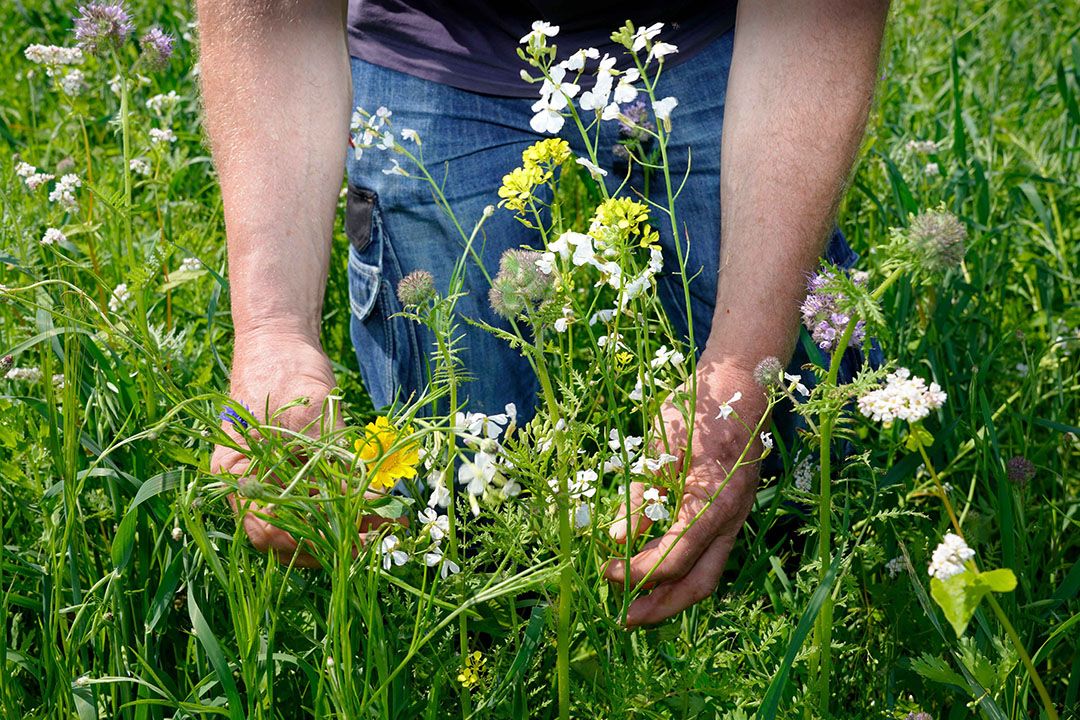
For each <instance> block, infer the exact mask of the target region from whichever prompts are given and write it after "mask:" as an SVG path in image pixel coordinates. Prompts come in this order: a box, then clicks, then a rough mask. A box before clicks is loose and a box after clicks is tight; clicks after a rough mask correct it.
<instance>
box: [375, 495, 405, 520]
mask: <svg viewBox="0 0 1080 720" xmlns="http://www.w3.org/2000/svg"><path fill="white" fill-rule="evenodd" d="M408 507H409V505H408V503H406V502H405V500H404V499H403V498H400V497H398V496H396V495H388V496H386V497H384V498H379V499H378V500H376V501H374V502H373V503H372V504H371V509H372V511H373V512H374V513H375V514H376V515H378V516H379V517H384V518H390V519H391V520H396V519H398V518H399V517H401V516H403V515H404V514H405V511H406V510H407V509H408Z"/></svg>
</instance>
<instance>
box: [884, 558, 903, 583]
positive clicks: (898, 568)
mask: <svg viewBox="0 0 1080 720" xmlns="http://www.w3.org/2000/svg"><path fill="white" fill-rule="evenodd" d="M885 572H887V573H889V577H890V578H895V577H896V576H897V575H899V574H900V573H902V572H904V558H903V556H898V557H894V558H893V559H892V560H890V561H889V562H887V563H885Z"/></svg>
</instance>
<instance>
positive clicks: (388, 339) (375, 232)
mask: <svg viewBox="0 0 1080 720" xmlns="http://www.w3.org/2000/svg"><path fill="white" fill-rule="evenodd" d="M733 37H734V33H733V32H729V33H727V34H726V35H724V36H722V37H721V38H719V39H718V40H716V41H715V42H713V43H712V44H711V45H710V46H708V47H707V48H706V49H704V50H703V51H702V52H701V53H700V54H699V55H696V56H695V57H694V58H693V59H692V60H689V61H687V62H684V63H681V64H679V65H676V66H674V67H672V68H670V69H665V70H664V71H663V73H662V75H661V79H660V83H659V87H658V89H657V94H658V96H660V97H664V96H668V95H673V96H675V97H676V98H678V101H679V104H678V107H677V108H676V109H675V111H674V112H673V114H672V123H673V129H674V133H673V135H672V139H671V143H670V146H669V162H670V164H671V168H672V176H673V177H676V178H680V179H681V178H682V177H683V175H684V174H685V172H686V166H687V163H688V161H689V159H690V156H691V154H692V163H691V167H690V172H689V175H688V176H687V180H686V184H685V187H684V188H683V190H682V193H681V195H680V196H679V198H678V202H677V208H678V213H679V220H680V222H681V223H682V224H683V225H685V227H687V228H689V232H688V233H687V235H688V237H687V238H685V239H683V240H682V242H683V243H684V246H683V254H684V255H685V257H686V259H687V275H688V276H690V277H692V278H693V279H692V280H691V281H690V295H691V311H692V318H693V323H694V339H695V342H696V344H697V348H696V349H697V352H698V353H699V354H700V352H701V350H702V349H703V348H704V346H705V341H706V340H707V338H708V336H709V328H710V324H711V321H712V315H713V308H714V305H715V299H716V279H717V272H718V263H719V230H720V139H721V133H722V129H723V118H724V95H725V90H726V87H727V76H728V70H729V68H730V65H731V53H732V43H733ZM507 62H520V61H518V60H517V59H516V58H507ZM523 65H524V64H523ZM352 77H353V92H354V104H355V105H358V106H360V107H363V108H364V109H365V110H367V111H369V112H373V111H374V110H375V109H376V108H377V107H379V106H380V105H383V106H386V107H388V108H389V109H390V110H391V111H392V112H393V116H392V118H391V120H392V121H393V123H394V128H395V129H396V130H397V131H399V132H400V130H401V128H406V127H407V128H412V129H413V130H416V131H417V132H418V133H419V135H420V138H421V140H422V142H423V157H424V161H425V164H426V165H427V167H428V168H429V170H430V171H431V173H432V175H433V176H435V178H436V179H437V180H438V181H439V182H444V186H443V189H444V193H445V195H446V197H447V199H448V201H449V202H450V205H451V207H453V209H454V211H455V213H457V215H458V217H459V218H460V220H461V223H462V225H463V226H464V227H465V228H466V231H468V229H470V228H471V227H472V226H473V223H475V222H476V220H477V219H478V218H480V216H481V213H482V212H483V209H484V207H485V206H487V205H490V204H494V203H495V202H497V200H498V196H497V190H498V188H499V185H500V184H501V178H502V176H503V175H504V174H506V173H508V172H509V171H510V170H512V169H513V168H515V167H517V166H518V165H520V164H521V152H522V150H524V149H525V148H526V147H528V146H529V145H530V144H532V143H534V142H536V141H537V140H540V139H541V138H542V136H540V135H537V134H536V133H534V132H533V131H532V130H531V129H530V128H529V120H530V118H531V117H532V114H533V113H532V111H531V109H530V106H531V105H532V103H533V100H530V99H521V98H503V97H494V96H488V95H481V94H477V93H472V92H467V91H464V90H458V89H455V88H452V87H449V86H445V85H440V84H437V83H434V82H430V81H427V80H421V79H418V78H415V77H412V76H410V75H406V74H403V73H400V72H397V71H394V70H389V69H386V68H383V67H379V66H377V65H373V64H371V63H368V62H365V61H362V60H359V59H356V58H353V59H352ZM617 133H618V123H617V122H605V123H602V125H601V129H600V135H599V143H598V146H599V148H600V152H599V161H600V162H599V164H600V166H601V167H603V168H605V169H607V170H608V176H607V180H608V181H609V183H610V185H611V189H614V187H615V186H616V185H617V184H618V182H619V180H620V179H621V177H622V175H623V173H624V172H625V166H621V169H620V167H619V165H618V163H619V162H620V161H618V160H617V158H616V156H615V155H614V154H613V152H612V149H613V148H614V146H615V145H616V141H617V140H618V136H617ZM562 134H563V136H564V137H566V138H567V140H568V141H569V142H570V144H571V147H572V148H573V150H574V152H575V153H576V154H577V155H578V156H579V157H587V155H586V152H585V150H584V147H583V145H582V142H581V139H580V138H579V137H575V136H576V135H577V132H576V130H575V129H574V128H573V126H572V124H571V123H569V122H568V123H567V128H566V129H565V130H564V132H563V133H562ZM688 147H689V148H691V149H692V153H688V150H687V148H688ZM391 157H393V156H392V155H391V154H388V153H386V152H381V151H378V150H376V149H368V150H365V151H364V153H363V155H362V157H361V158H359V159H356V158H354V157H352V156H351V155H350V158H349V161H348V174H349V188H348V197H347V217H346V231H347V234H348V237H349V244H350V249H349V295H350V304H351V309H352V320H351V322H352V326H351V333H352V340H353V344H354V346H355V348H356V353H357V357H358V359H359V363H360V369H361V374H362V376H363V379H364V384H365V386H366V387H367V390H368V392H369V393H370V395H371V399H372V402H373V403H374V405H375V407H382V406H385V405H388V404H390V403H392V402H394V401H396V400H400V401H404V400H407V399H408V398H409V397H410V396H411V395H413V394H419V393H420V392H422V390H423V388H424V384H425V382H426V377H427V373H426V366H427V358H429V357H430V355H431V350H432V348H433V341H434V338H433V337H432V336H431V333H430V332H429V331H428V330H427V329H426V328H424V327H421V326H419V325H418V324H417V323H415V322H412V321H410V320H407V319H404V318H400V317H392V316H393V315H394V314H395V313H398V312H400V311H401V306H400V304H399V302H398V299H397V297H396V292H395V290H396V287H397V283H398V282H399V281H400V280H401V278H402V277H403V276H404V275H406V274H408V273H409V272H411V271H413V270H417V269H424V270H427V271H429V272H430V273H431V274H432V275H433V276H434V278H435V286H436V288H437V289H438V290H439V292H440V293H445V292H446V290H447V287H448V284H449V281H450V274H451V271H452V269H453V267H454V264H455V262H456V261H457V260H458V258H459V257H460V256H461V254H462V251H463V243H462V241H461V238H460V235H459V233H458V231H457V230H456V229H455V228H454V226H453V225H452V223H451V221H450V219H449V218H447V217H446V216H445V215H444V214H443V212H442V211H441V210H440V209H439V208H438V207H437V206H436V203H435V200H434V199H433V196H432V193H431V190H430V188H429V187H428V185H427V184H426V183H424V182H421V181H418V180H416V179H411V178H406V177H401V176H399V175H388V174H385V173H383V172H382V170H383V169H384V168H386V167H388V166H389V165H390V159H391ZM632 184H633V185H634V186H635V187H637V188H641V187H642V183H641V177H640V176H638V177H636V178H632ZM652 185H653V187H652V188H651V194H652V196H653V200H655V201H657V202H659V203H660V204H661V205H664V206H666V204H667V200H666V196H665V194H664V188H663V187H662V183H660V182H653V183H652ZM657 186H660V187H657ZM653 225H654V227H655V228H656V229H657V230H659V231H660V242H661V244H662V247H663V251H664V267H665V272H664V273H663V274H661V275H660V276H658V277H657V286H658V293H659V297H660V299H661V302H662V304H663V306H664V309H665V310H666V311H667V314H668V317H669V318H670V320H671V322H672V324H673V326H674V328H675V329H676V331H677V332H679V333H682V335H683V336H684V337H685V336H686V335H687V327H686V316H687V313H686V308H685V303H684V293H683V287H682V279H681V277H680V275H679V274H677V272H676V271H677V268H678V261H677V257H678V254H677V253H676V250H675V247H674V244H673V240H672V236H671V232H670V228H669V226H668V223H667V222H666V219H663V218H660V217H655V218H654V219H653ZM483 234H484V237H483V239H482V245H481V247H480V248H479V249H480V254H481V256H482V258H483V262H484V264H485V265H486V267H487V268H488V271H489V272H490V273H491V274H492V275H494V273H495V270H496V269H497V268H498V264H499V258H500V256H501V255H502V253H503V252H504V251H505V250H507V249H509V248H516V247H521V246H523V245H532V246H535V245H536V244H537V243H538V242H539V237H538V234H537V233H536V232H535V231H530V230H529V229H527V228H525V227H524V226H522V225H521V223H519V222H518V221H517V220H516V219H515V217H514V214H513V213H512V212H510V211H508V210H505V209H497V210H496V212H495V214H494V215H493V216H492V217H491V218H489V219H488V220H487V221H486V223H485V225H484V233H483ZM825 256H826V259H827V260H829V261H830V262H833V263H836V264H838V265H841V266H843V267H851V266H852V265H853V264H854V263H855V261H856V259H857V256H856V255H855V253H854V252H853V251H852V250H851V248H850V247H849V246H848V245H847V243H846V242H845V241H844V238H843V236H842V235H841V234H840V232H839V231H838V230H837V231H836V232H834V234H833V236H832V238H831V240H830V242H829V244H828V247H827V249H826V252H825ZM488 288H489V285H488V282H487V281H486V280H485V278H484V276H483V274H482V273H481V271H480V269H479V268H477V267H476V264H475V263H474V262H470V263H469V266H468V270H467V271H466V275H465V287H464V289H465V291H466V292H467V294H466V295H465V296H464V297H462V298H461V299H460V300H459V301H458V304H457V310H458V312H459V313H460V314H461V315H463V316H466V317H471V318H475V319H478V320H481V321H483V322H485V323H489V324H491V325H494V326H497V327H503V328H505V327H506V323H505V322H504V321H503V320H501V319H500V318H499V317H498V316H496V315H495V314H494V312H493V311H492V310H491V308H490V307H489V306H488ZM460 331H461V332H462V333H463V334H464V337H463V340H462V341H461V343H460V357H461V358H462V360H463V362H464V365H465V368H466V370H467V371H468V372H469V374H470V375H471V376H472V378H473V380H472V381H471V382H469V383H466V384H465V385H464V386H463V387H462V391H461V392H462V394H463V396H464V397H465V398H467V407H468V409H470V410H474V411H480V412H485V413H497V412H502V411H503V407H504V406H505V405H506V404H507V403H509V402H513V403H515V404H516V405H517V407H518V410H519V415H520V416H521V417H522V418H523V419H522V420H521V421H523V420H524V419H528V418H529V417H531V415H532V413H533V409H534V406H535V403H536V399H537V391H538V384H537V380H536V378H535V376H534V374H533V372H532V370H531V369H530V367H529V364H528V363H527V362H526V361H525V359H524V358H523V357H522V356H521V354H520V353H519V352H518V351H516V350H514V349H512V348H510V347H509V346H508V344H507V343H506V342H505V341H504V340H501V339H499V338H497V337H495V336H493V335H491V334H489V333H488V332H486V331H484V330H481V329H478V328H476V327H473V326H471V325H468V324H466V323H464V322H462V323H460ZM856 360H857V357H856V355H855V354H853V356H852V361H851V362H855V361H856ZM806 362H807V357H806V354H805V353H804V352H803V351H802V349H801V347H800V349H799V351H797V353H796V356H795V358H793V360H792V367H796V368H797V367H798V366H801V365H802V364H804V363H806ZM845 364H848V365H850V364H851V363H845ZM851 369H852V368H850V367H849V368H848V369H847V370H846V371H845V373H844V374H845V375H850V374H851ZM807 379H808V380H809V379H810V378H809V377H808V378H807ZM775 420H776V422H777V425H778V429H781V432H783V428H784V427H785V426H788V425H791V422H792V418H784V417H780V416H777V417H776V418H775ZM789 432H793V430H788V432H783V434H788V433H789ZM785 439H790V437H789V438H785Z"/></svg>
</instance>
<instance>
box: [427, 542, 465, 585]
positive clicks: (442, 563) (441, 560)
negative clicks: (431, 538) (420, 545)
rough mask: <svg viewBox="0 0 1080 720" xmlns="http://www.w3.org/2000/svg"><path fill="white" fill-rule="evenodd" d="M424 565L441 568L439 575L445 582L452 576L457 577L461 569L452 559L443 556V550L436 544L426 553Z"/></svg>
mask: <svg viewBox="0 0 1080 720" xmlns="http://www.w3.org/2000/svg"><path fill="white" fill-rule="evenodd" d="M424 564H425V565H427V566H428V567H435V566H439V574H440V575H441V576H442V578H443V580H445V579H446V578H447V577H448V576H450V575H457V574H458V573H459V572H461V567H460V566H458V564H457V563H456V562H454V561H453V560H451V559H450V558H448V557H446V556H445V555H443V551H442V548H441V547H440V546H439V544H438V543H435V544H434V545H432V546H431V547H430V548H428V551H427V552H426V553H424Z"/></svg>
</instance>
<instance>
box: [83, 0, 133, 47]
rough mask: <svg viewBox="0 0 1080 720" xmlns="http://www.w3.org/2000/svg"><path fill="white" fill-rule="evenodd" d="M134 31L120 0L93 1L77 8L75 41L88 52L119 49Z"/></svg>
mask: <svg viewBox="0 0 1080 720" xmlns="http://www.w3.org/2000/svg"><path fill="white" fill-rule="evenodd" d="M134 29H135V25H134V23H132V22H131V16H130V15H128V11H127V10H126V9H125V8H124V3H123V2H122V1H121V0H116V1H115V2H102V1H101V0H94V2H91V3H89V4H87V5H82V6H80V7H79V16H78V17H77V18H75V39H76V40H78V41H79V45H80V46H81V47H82V48H83V49H85V50H86V51H88V52H92V53H96V52H98V51H99V50H101V49H103V48H106V47H109V46H112V47H119V46H120V45H122V44H123V43H124V41H125V40H127V39H128V37H129V36H130V35H131V33H132V31H133V30H134Z"/></svg>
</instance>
